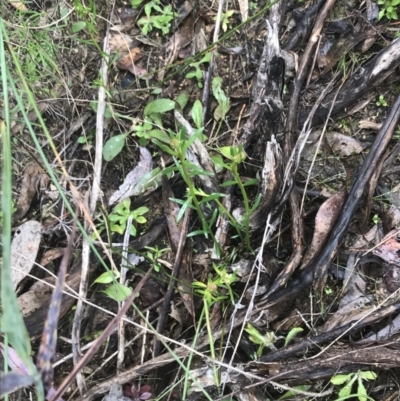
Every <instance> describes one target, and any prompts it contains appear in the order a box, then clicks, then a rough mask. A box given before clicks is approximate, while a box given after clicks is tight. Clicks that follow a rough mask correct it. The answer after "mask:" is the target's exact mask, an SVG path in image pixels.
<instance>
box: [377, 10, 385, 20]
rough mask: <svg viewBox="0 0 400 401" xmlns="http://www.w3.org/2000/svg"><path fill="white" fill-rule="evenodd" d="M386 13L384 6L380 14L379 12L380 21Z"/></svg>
mask: <svg viewBox="0 0 400 401" xmlns="http://www.w3.org/2000/svg"><path fill="white" fill-rule="evenodd" d="M384 15H385V9H384V8H382V10H381V11H379V14H378V21H380V20H381V19H382V18H383V16H384Z"/></svg>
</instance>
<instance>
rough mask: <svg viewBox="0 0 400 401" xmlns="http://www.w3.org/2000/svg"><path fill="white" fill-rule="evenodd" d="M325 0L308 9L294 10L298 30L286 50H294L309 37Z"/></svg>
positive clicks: (292, 35) (291, 36)
mask: <svg viewBox="0 0 400 401" xmlns="http://www.w3.org/2000/svg"><path fill="white" fill-rule="evenodd" d="M324 3H325V0H318V1H317V2H315V3H314V4H313V5H312V6H311V7H309V8H307V9H305V10H304V9H300V8H299V9H296V10H293V18H294V20H295V21H296V29H295V30H294V32H293V33H292V34H291V35H290V38H289V39H288V40H287V42H286V44H285V46H284V49H285V50H288V51H289V50H294V49H296V48H297V47H298V46H299V45H300V44H301V43H302V42H303V41H305V39H306V38H307V37H308V35H309V33H310V31H311V28H312V27H313V25H314V18H315V15H316V14H317V12H318V11H319V10H320V9H321V7H322V6H323V5H324Z"/></svg>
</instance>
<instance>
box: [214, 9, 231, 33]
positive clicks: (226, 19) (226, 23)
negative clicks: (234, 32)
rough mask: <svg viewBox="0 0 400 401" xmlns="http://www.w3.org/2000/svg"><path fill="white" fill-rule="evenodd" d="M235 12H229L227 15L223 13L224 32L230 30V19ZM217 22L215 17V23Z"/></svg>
mask: <svg viewBox="0 0 400 401" xmlns="http://www.w3.org/2000/svg"><path fill="white" fill-rule="evenodd" d="M234 12H235V10H228V11H227V12H226V13H222V15H221V27H222V30H223V31H224V32H226V31H227V30H228V26H229V25H230V18H231V17H232V15H233V14H234ZM216 20H217V17H214V21H216Z"/></svg>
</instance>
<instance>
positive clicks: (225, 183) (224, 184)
mask: <svg viewBox="0 0 400 401" xmlns="http://www.w3.org/2000/svg"><path fill="white" fill-rule="evenodd" d="M236 184H237V182H236V181H235V180H231V181H225V182H223V183H222V184H221V185H220V186H221V187H223V188H224V187H230V186H231V185H236Z"/></svg>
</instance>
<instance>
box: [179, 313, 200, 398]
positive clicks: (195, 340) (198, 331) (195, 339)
mask: <svg viewBox="0 0 400 401" xmlns="http://www.w3.org/2000/svg"><path fill="white" fill-rule="evenodd" d="M203 318H204V308H203V309H202V310H201V314H200V317H199V321H198V322H197V328H196V333H195V335H194V339H193V345H192V348H196V343H197V340H198V338H199V335H200V329H201V323H202V321H203ZM192 359H193V352H190V354H189V357H188V360H187V364H186V368H187V370H188V371H190V366H191V364H192ZM188 387H189V376H188V375H185V381H184V383H183V391H182V400H186V397H187V393H188Z"/></svg>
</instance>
